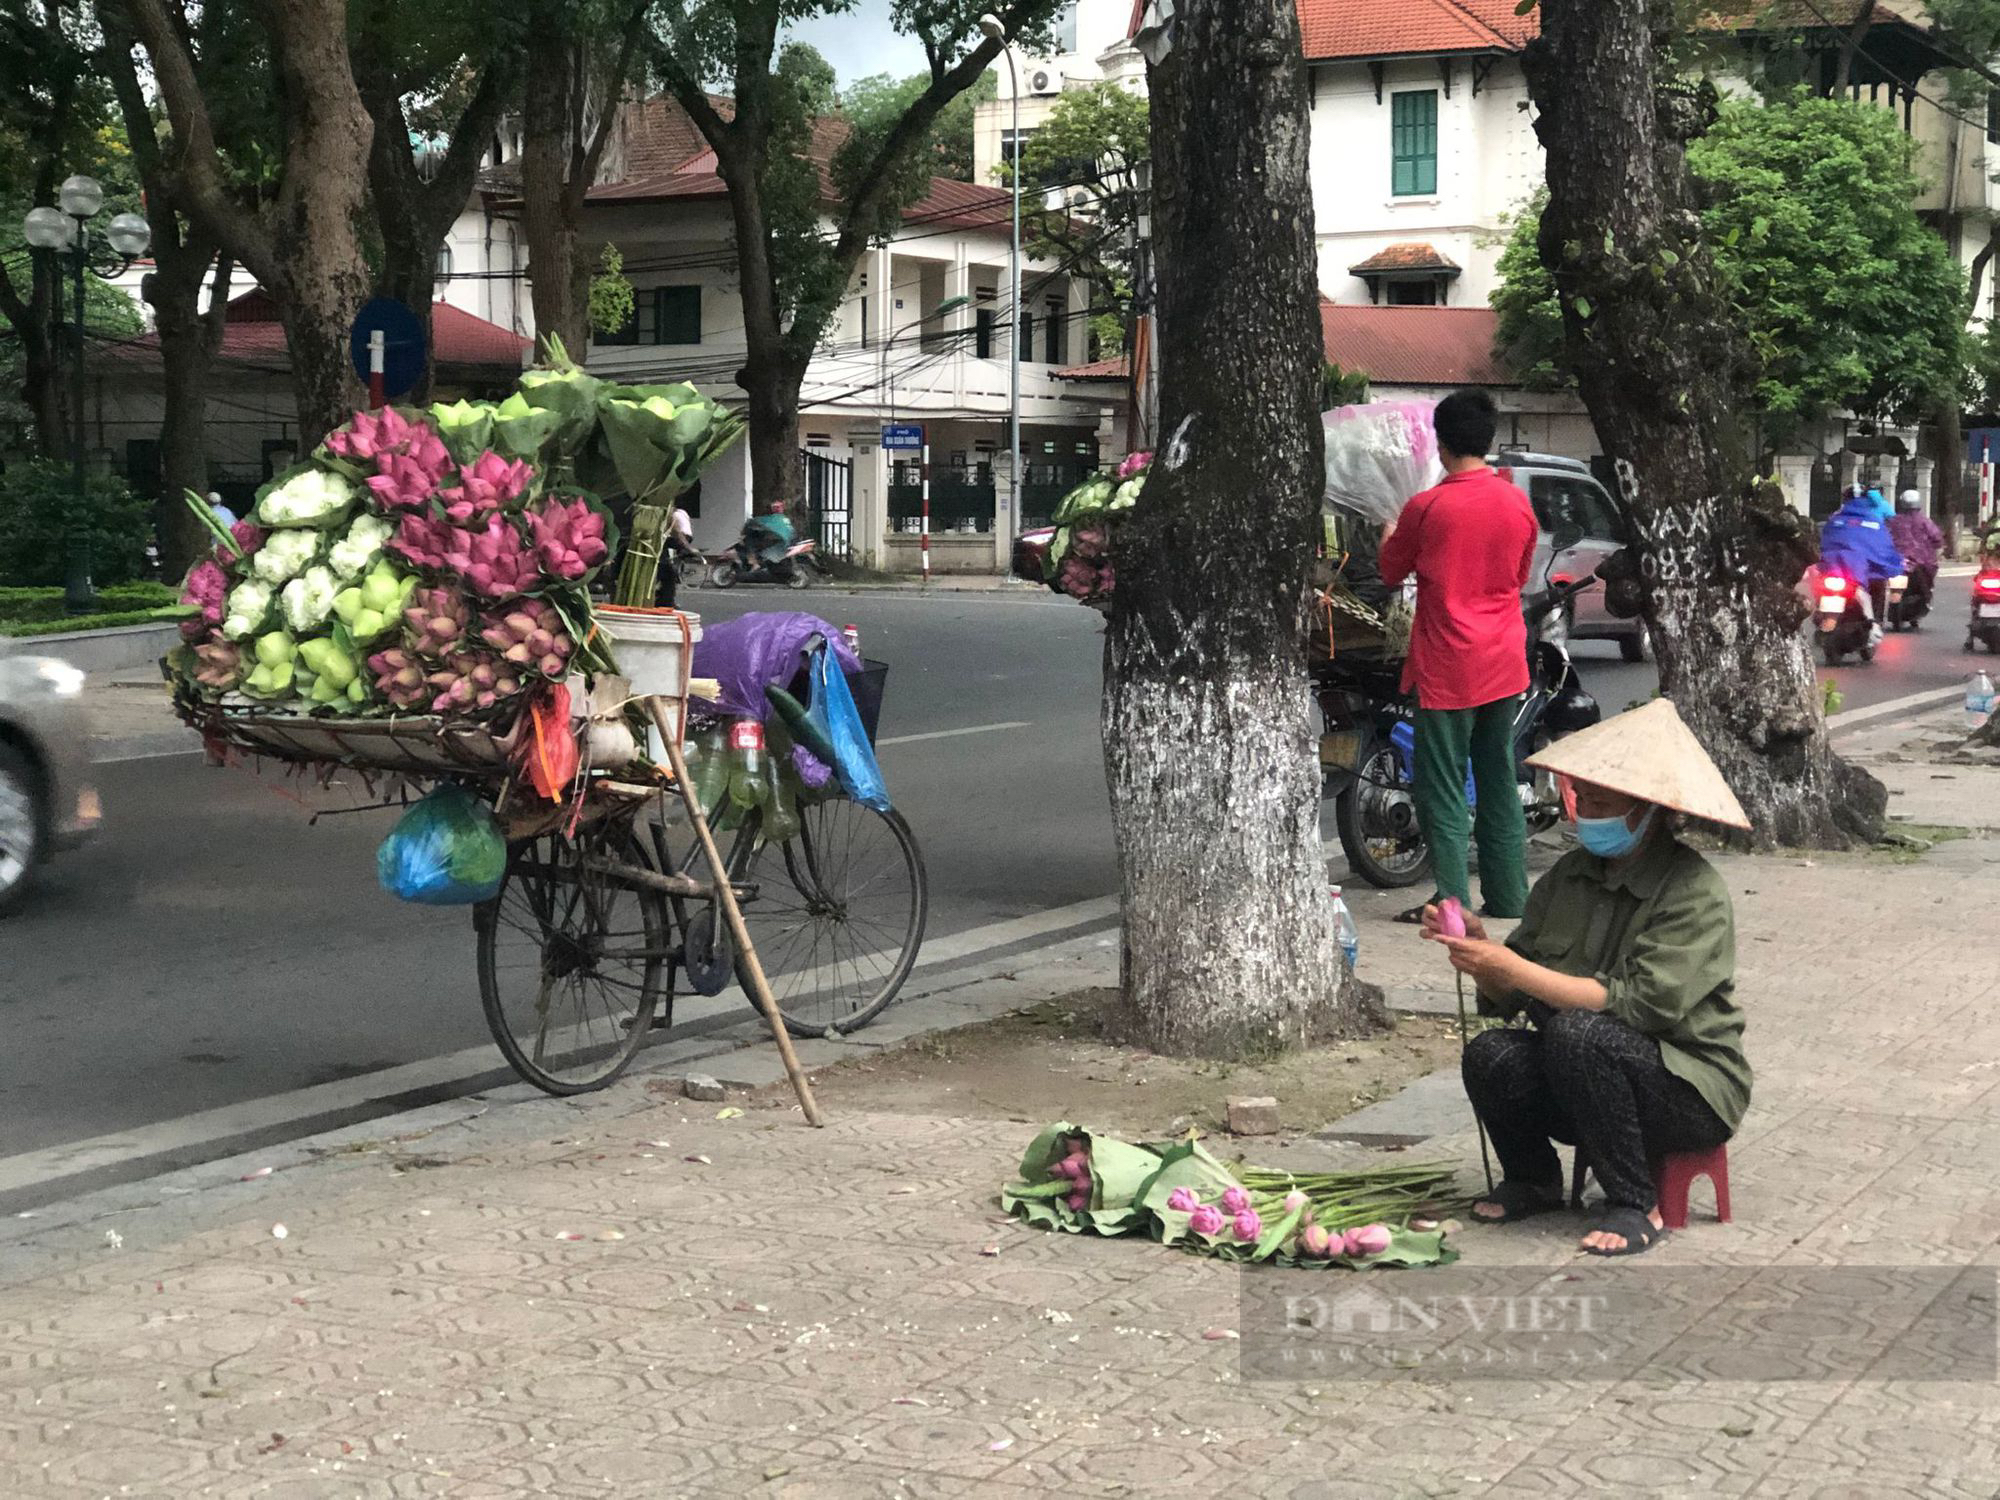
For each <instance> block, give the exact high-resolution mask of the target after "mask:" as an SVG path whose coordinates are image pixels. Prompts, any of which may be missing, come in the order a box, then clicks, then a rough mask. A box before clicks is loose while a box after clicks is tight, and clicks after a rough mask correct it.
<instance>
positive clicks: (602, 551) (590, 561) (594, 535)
mask: <svg viewBox="0 0 2000 1500" xmlns="http://www.w3.org/2000/svg"><path fill="white" fill-rule="evenodd" d="M528 524H529V526H531V527H532V528H533V530H534V533H535V557H536V560H537V561H538V562H539V563H540V564H541V568H542V571H543V572H544V573H546V574H548V575H549V577H551V578H563V579H575V578H581V577H583V575H584V574H585V573H588V572H589V571H590V570H591V569H592V568H594V567H596V566H597V565H598V564H599V563H601V562H603V561H604V559H605V558H606V557H608V556H609V555H610V552H611V549H610V547H609V546H607V545H606V543H605V540H604V517H602V516H600V515H599V514H598V513H597V512H596V511H594V510H592V509H591V508H590V507H589V506H588V505H587V504H585V503H584V502H583V501H582V500H571V501H568V502H567V503H565V502H564V501H561V500H553V499H552V500H548V501H546V502H544V503H543V505H542V507H541V509H540V510H538V511H536V512H534V513H533V514H531V515H530V516H529V517H528Z"/></svg>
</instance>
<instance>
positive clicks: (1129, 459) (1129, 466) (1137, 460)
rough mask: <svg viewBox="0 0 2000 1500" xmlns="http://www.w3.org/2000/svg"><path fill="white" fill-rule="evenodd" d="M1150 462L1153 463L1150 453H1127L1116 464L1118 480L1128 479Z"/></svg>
mask: <svg viewBox="0 0 2000 1500" xmlns="http://www.w3.org/2000/svg"><path fill="white" fill-rule="evenodd" d="M1152 461H1153V455H1152V453H1151V452H1150V451H1148V452H1144V453H1128V454H1126V455H1125V457H1124V458H1123V459H1122V460H1120V462H1119V464H1118V477H1119V478H1120V479H1130V478H1131V477H1132V476H1133V475H1134V474H1136V473H1138V472H1139V471H1140V470H1141V469H1143V468H1145V467H1146V466H1147V465H1148V464H1150V463H1151V462H1152Z"/></svg>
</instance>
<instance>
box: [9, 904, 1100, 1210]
mask: <svg viewBox="0 0 2000 1500" xmlns="http://www.w3.org/2000/svg"><path fill="white" fill-rule="evenodd" d="M1117 915H1118V898H1117V897H1116V896H1100V897H1097V898H1095V899H1093V900H1090V901H1078V902H1075V903H1073V904H1072V905H1069V906H1058V907H1054V908H1051V909H1050V910H1048V911H1039V912H1033V913H1031V914H1029V915H1027V916H1024V917H1010V918H1008V919H1007V920H1005V921H1001V922H991V923H988V924H987V925H985V926H983V927H974V928H970V929H968V930H966V931H964V932H958V933H953V934H952V935H951V936H950V937H944V938H936V939H933V940H932V941H930V942H927V943H925V944H924V946H923V949H922V951H921V952H919V953H918V955H917V962H916V965H915V966H916V967H917V968H919V969H934V968H941V967H943V966H945V965H947V964H952V963H957V962H960V961H962V960H965V959H968V958H972V957H974V956H976V955H978V954H980V953H984V952H987V951H988V950H990V949H996V948H1004V947H1008V946H1010V945H1012V944H1015V943H1022V942H1027V941H1030V940H1032V939H1034V938H1038V937H1042V936H1045V935H1047V934H1049V933H1053V932H1061V931H1064V930H1066V929H1068V928H1073V927H1083V926H1086V925H1088V924H1090V923H1093V922H1102V921H1106V920H1108V919H1110V918H1113V917H1116V916H1117ZM737 1008H741V1009H742V1010H743V1014H744V1018H745V1019H746V1020H754V1019H755V1016H754V1014H753V1013H752V1012H751V1011H750V1010H749V1008H748V1006H747V1005H746V1004H745V1003H744V1001H743V999H742V996H741V993H740V992H739V991H738V990H737V989H736V987H735V986H733V985H732V986H731V987H730V988H729V989H727V990H725V991H724V992H723V993H722V994H721V995H719V996H717V997H715V998H714V999H712V1000H711V999H704V998H703V997H700V996H693V995H677V996H675V997H674V1012H675V1016H676V1019H677V1021H683V1022H685V1021H696V1020H703V1019H706V1018H708V1017H709V1016H712V1015H716V1014H720V1013H723V1012H726V1011H729V1010H733V1009H737ZM676 1029H678V1027H677V1028H676ZM505 1066H506V1063H505V1061H504V1060H503V1059H502V1058H501V1056H500V1050H499V1048H497V1047H495V1046H494V1045H493V1044H492V1043H490V1042H486V1043H481V1044H479V1045H477V1046H472V1047H464V1048H461V1049H460V1050H458V1051H456V1052H450V1053H446V1054H444V1055H443V1056H440V1057H431V1058H425V1059H424V1060H423V1061H421V1062H413V1063H403V1064H401V1065H399V1066H397V1067H393V1068H382V1069H379V1070H377V1071H376V1072H373V1073H363V1074H360V1075H358V1076H356V1077H353V1078H342V1079H336V1080H335V1081H333V1082H331V1083H320V1084H313V1085H310V1086H308V1087H306V1088H302V1089H293V1090H292V1091H290V1092H289V1093H283V1094H267V1095H265V1096H263V1097H262V1098H257V1099H245V1100H243V1101H241V1102H240V1103H236V1104H227V1105H222V1106H220V1107H218V1108H216V1109H207V1110H201V1111H199V1112H198V1113H195V1114H190V1115H182V1116H180V1117H179V1118H178V1119H173V1120H161V1121H158V1122H156V1123H154V1124H151V1125H144V1126H141V1127H139V1128H138V1129H136V1130H127V1131H118V1132H114V1133H112V1134H109V1135H100V1136H94V1137H91V1138H90V1139H88V1140H81V1141H70V1142H67V1143H66V1144H63V1145H60V1146H50V1147H47V1148H46V1149H44V1150H40V1151H27V1152H22V1153H21V1154H19V1155H16V1156H8V1157H0V1194H4V1193H11V1192H18V1191H20V1190H22V1189H24V1188H33V1187H39V1186H42V1185H43V1184H45V1183H47V1182H49V1181H50V1180H52V1179H55V1178H62V1177H70V1176H75V1175H76V1174H78V1173H82V1172H94V1171H101V1170H103V1169H105V1168H108V1167H116V1166H119V1165H122V1164H124V1163H126V1162H132V1161H139V1160H142V1159H144V1158H146V1157H150V1156H159V1155H162V1154H164V1153H166V1152H172V1151H189V1150H198V1149H200V1148H202V1147H204V1146H208V1145H211V1144H214V1143H217V1142H222V1141H228V1140H233V1139H235V1138H237V1137H239V1136H244V1135H250V1134H253V1133H255V1132H258V1131H264V1130H271V1129H275V1128H277V1127H279V1126H282V1125H285V1124H287V1123H289V1122H291V1121H293V1120H301V1119H311V1118H315V1117H317V1116H321V1115H327V1114H334V1113H338V1112H340V1111H342V1110H350V1109H354V1108H357V1107H360V1106H364V1105H367V1104H369V1103H371V1102H373V1101H375V1100H379V1099H392V1098H396V1097H399V1096H401V1095H405V1094H409V1093H413V1092H416V1091H418V1090H423V1089H436V1088H440V1087H444V1086H448V1085H450V1084H453V1083H456V1082H458V1081H460V1080H462V1079H466V1078H477V1077H479V1076H480V1075H481V1074H483V1073H491V1072H492V1071H494V1069H496V1068H504V1067H505Z"/></svg>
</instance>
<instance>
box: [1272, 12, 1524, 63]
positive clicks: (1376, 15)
mask: <svg viewBox="0 0 2000 1500" xmlns="http://www.w3.org/2000/svg"><path fill="white" fill-rule="evenodd" d="M1514 5H1515V0H1299V27H1300V30H1301V31H1302V32H1303V33H1304V39H1305V53H1306V57H1307V58H1308V59H1311V60H1321V59H1332V58H1345V57H1351V58H1373V57H1408V56H1430V55H1432V54H1435V53H1439V52H1516V51H1519V50H1520V49H1521V48H1522V47H1523V46H1525V45H1526V44H1527V42H1528V41H1529V40H1530V39H1532V38H1533V37H1534V35H1535V34H1536V31H1537V30H1538V22H1537V13H1536V12H1534V11H1530V12H1529V13H1528V14H1527V15H1525V16H1517V15H1515V14H1514Z"/></svg>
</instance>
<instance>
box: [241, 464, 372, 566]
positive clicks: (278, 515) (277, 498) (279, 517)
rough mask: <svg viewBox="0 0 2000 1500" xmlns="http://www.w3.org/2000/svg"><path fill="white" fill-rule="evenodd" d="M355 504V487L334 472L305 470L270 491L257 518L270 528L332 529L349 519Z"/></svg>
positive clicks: (260, 504) (259, 509)
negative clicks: (339, 522) (327, 527)
mask: <svg viewBox="0 0 2000 1500" xmlns="http://www.w3.org/2000/svg"><path fill="white" fill-rule="evenodd" d="M353 505H354V486H353V485H351V484H349V483H348V482H347V481H346V480H345V479H343V478H341V477H340V476H339V475H338V474H336V473H334V472H333V471H332V470H331V469H302V470H301V471H300V472H298V473H297V474H294V475H293V476H292V477H291V478H290V479H287V480H286V481H285V482H284V483H283V484H280V485H278V486H276V487H275V488H273V489H271V490H269V491H267V492H266V494H265V496H264V498H263V499H262V500H259V501H258V502H257V516H256V519H257V522H258V524H260V525H263V526H267V527H280V528H281V527H287V526H307V527H323V526H331V525H333V524H334V523H335V522H336V521H340V520H343V519H345V518H346V516H347V514H348V512H349V511H350V510H351V509H352V508H353ZM273 540H275V538H273ZM269 545H270V544H269V543H266V547H265V550H269ZM258 555H259V556H262V555H263V554H262V553H261V552H260V553H259V554H258Z"/></svg>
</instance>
